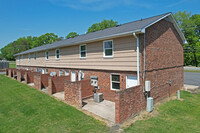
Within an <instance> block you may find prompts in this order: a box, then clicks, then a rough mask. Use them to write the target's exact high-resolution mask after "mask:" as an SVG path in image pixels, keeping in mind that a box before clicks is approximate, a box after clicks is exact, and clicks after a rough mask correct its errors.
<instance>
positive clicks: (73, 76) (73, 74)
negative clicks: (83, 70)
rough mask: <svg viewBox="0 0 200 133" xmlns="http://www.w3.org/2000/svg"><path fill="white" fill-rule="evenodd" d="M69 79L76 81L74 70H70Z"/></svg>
mask: <svg viewBox="0 0 200 133" xmlns="http://www.w3.org/2000/svg"><path fill="white" fill-rule="evenodd" d="M71 81H72V82H75V81H76V72H75V71H72V72H71Z"/></svg>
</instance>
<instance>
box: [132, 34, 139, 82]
mask: <svg viewBox="0 0 200 133" xmlns="http://www.w3.org/2000/svg"><path fill="white" fill-rule="evenodd" d="M133 36H134V37H135V38H136V40H137V80H138V85H140V44H139V37H138V36H137V35H136V34H135V32H134V33H133Z"/></svg>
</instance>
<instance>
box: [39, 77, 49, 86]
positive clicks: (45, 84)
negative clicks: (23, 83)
mask: <svg viewBox="0 0 200 133" xmlns="http://www.w3.org/2000/svg"><path fill="white" fill-rule="evenodd" d="M49 77H50V75H49V74H41V80H42V81H41V82H42V88H45V87H48V78H49Z"/></svg>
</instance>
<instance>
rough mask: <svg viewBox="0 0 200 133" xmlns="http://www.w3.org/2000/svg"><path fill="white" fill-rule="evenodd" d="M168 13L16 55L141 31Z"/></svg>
mask: <svg viewBox="0 0 200 133" xmlns="http://www.w3.org/2000/svg"><path fill="white" fill-rule="evenodd" d="M167 14H169V13H165V14H162V15H158V16H154V17H150V18H146V19H141V20H137V21H133V22H130V23H125V24H121V25H118V26H115V27H112V28H107V29H104V30H100V31H96V32H92V33H88V34H83V35H80V36H77V37H74V38H70V39H65V40H61V41H57V42H54V43H51V44H46V45H43V46H39V47H35V48H32V49H29V50H26V51H24V52H21V53H18V54H15V56H17V55H22V54H28V53H32V52H38V51H44V50H48V49H54V48H59V47H63V46H70V45H75V44H80V43H86V42H88V41H93V40H94V41H95V40H98V39H104V38H106V37H109V36H110V37H111V36H112V37H114V36H117V35H119V34H128V33H131V32H139V31H141V30H142V29H143V28H144V27H146V26H148V25H149V24H152V23H153V22H155V21H156V20H159V19H160V18H162V17H164V16H165V15H167Z"/></svg>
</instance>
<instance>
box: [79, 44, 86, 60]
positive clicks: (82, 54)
mask: <svg viewBox="0 0 200 133" xmlns="http://www.w3.org/2000/svg"><path fill="white" fill-rule="evenodd" d="M80 58H86V45H80Z"/></svg>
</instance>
